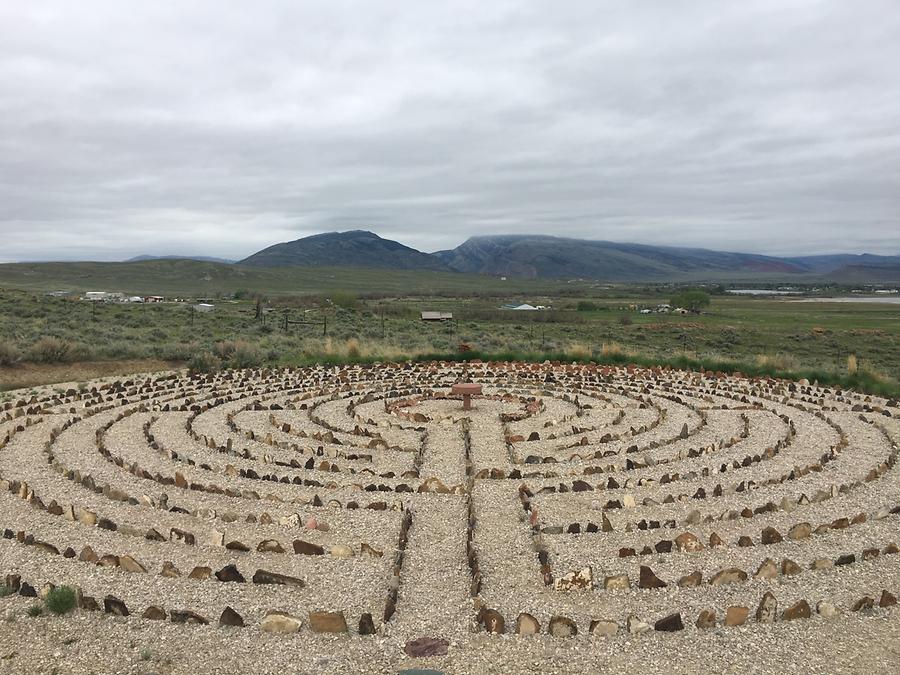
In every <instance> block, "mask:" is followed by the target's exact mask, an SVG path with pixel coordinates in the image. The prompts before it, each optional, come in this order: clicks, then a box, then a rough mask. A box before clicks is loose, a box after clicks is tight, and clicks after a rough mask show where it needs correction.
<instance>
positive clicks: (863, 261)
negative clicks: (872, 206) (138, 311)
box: [785, 253, 900, 274]
mask: <svg viewBox="0 0 900 675" xmlns="http://www.w3.org/2000/svg"><path fill="white" fill-rule="evenodd" d="M785 260H787V261H788V262H791V263H794V264H796V265H799V266H800V267H802V268H804V269H806V270H809V271H810V272H818V273H823V274H829V273H833V272H836V271H837V270H839V269H841V268H842V267H884V266H885V265H888V266H890V265H900V255H872V254H871V253H859V254H853V253H835V254H832V255H809V256H800V257H794V258H785Z"/></svg>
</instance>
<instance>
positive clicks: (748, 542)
mask: <svg viewBox="0 0 900 675" xmlns="http://www.w3.org/2000/svg"><path fill="white" fill-rule="evenodd" d="M738 546H740V547H741V548H750V547H751V546H753V539H751V538H750V537H748V536H747V535H746V534H744V535H741V536H740V537H738Z"/></svg>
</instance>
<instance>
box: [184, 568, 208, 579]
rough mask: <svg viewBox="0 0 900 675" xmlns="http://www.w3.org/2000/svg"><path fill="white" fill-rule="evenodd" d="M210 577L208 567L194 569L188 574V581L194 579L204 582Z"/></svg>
mask: <svg viewBox="0 0 900 675" xmlns="http://www.w3.org/2000/svg"><path fill="white" fill-rule="evenodd" d="M211 576H212V570H211V569H210V568H209V567H195V568H194V569H192V570H191V573H190V574H188V579H195V580H197V581H205V580H206V579H209V578H210V577H211Z"/></svg>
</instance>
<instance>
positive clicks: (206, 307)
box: [194, 302, 216, 312]
mask: <svg viewBox="0 0 900 675" xmlns="http://www.w3.org/2000/svg"><path fill="white" fill-rule="evenodd" d="M215 308H216V306H215V305H211V304H209V303H208V302H199V303H197V304H196V305H194V309H196V310H197V311H198V312H211V311H213V310H214V309H215Z"/></svg>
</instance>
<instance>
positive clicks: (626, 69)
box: [0, 0, 900, 261]
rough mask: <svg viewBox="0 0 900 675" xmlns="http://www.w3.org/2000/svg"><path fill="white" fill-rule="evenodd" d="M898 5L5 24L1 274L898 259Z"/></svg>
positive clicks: (6, 7)
mask: <svg viewBox="0 0 900 675" xmlns="http://www.w3.org/2000/svg"><path fill="white" fill-rule="evenodd" d="M898 78H900V3H898V1H897V0H871V1H870V0H855V1H854V2H848V1H847V0H820V1H815V0H740V2H723V1H722V0H709V1H702V0H690V1H688V0H685V1H678V0H656V1H650V0H642V1H641V2H632V1H630V0H619V1H616V2H611V1H601V0H585V1H574V0H566V1H565V2H560V1H559V0H556V1H554V2H542V1H538V0H520V1H519V2H508V1H506V0H490V2H485V1H484V0H477V1H476V0H473V1H471V2H439V1H437V0H434V1H432V0H427V1H423V0H415V1H412V2H400V1H398V0H360V1H359V2H353V1H344V0H322V1H321V2H310V1H302V0H268V1H266V0H257V1H256V2H253V3H244V2H222V1H221V0H210V1H208V2H189V1H187V0H175V1H172V2H159V1H157V2H123V1H122V0H109V1H106V2H100V1H93V0H78V1H77V2H74V1H72V0H60V1H59V2H43V1H41V0H27V1H26V0H23V1H12V0H10V1H9V2H2V3H0V235H2V237H0V260H6V261H11V260H47V259H67V260H70V259H92V260H117V259H123V258H127V257H130V256H132V255H137V254H142V253H150V254H204V255H211V256H222V257H227V258H242V257H244V256H246V255H249V254H251V253H253V252H254V251H256V250H258V249H260V248H262V247H264V246H268V245H270V244H273V243H276V242H279V241H286V240H291V239H296V238H299V237H302V236H306V235H308V234H314V233H318V232H323V231H330V230H345V229H371V230H373V231H375V232H377V233H378V234H380V235H381V236H384V237H389V238H393V239H397V240H399V241H401V242H403V243H405V244H408V245H410V246H414V247H416V248H419V249H421V250H426V251H434V250H437V249H441V248H450V247H453V246H456V245H458V244H459V243H461V242H462V241H463V240H464V239H465V238H466V237H468V236H470V235H473V234H505V233H545V234H558V235H564V236H573V237H584V238H591V239H608V240H613V241H634V242H643V243H660V244H669V245H690V246H704V247H708V248H716V249H726V250H740V251H753V252H761V253H772V254H788V253H790V254H814V253H822V252H832V251H845V252H862V251H868V252H872V253H891V254H897V253H900V79H898Z"/></svg>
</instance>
